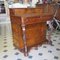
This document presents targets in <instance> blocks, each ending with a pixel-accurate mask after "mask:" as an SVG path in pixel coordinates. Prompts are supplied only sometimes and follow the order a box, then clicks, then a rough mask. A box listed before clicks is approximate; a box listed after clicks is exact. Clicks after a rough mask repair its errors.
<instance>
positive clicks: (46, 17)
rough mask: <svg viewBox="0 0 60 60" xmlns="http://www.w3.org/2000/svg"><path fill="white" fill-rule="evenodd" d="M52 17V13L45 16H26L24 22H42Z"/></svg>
mask: <svg viewBox="0 0 60 60" xmlns="http://www.w3.org/2000/svg"><path fill="white" fill-rule="evenodd" d="M50 19H52V15H46V16H41V17H40V16H36V17H35V16H34V17H26V18H25V20H24V22H25V24H26V25H27V24H34V23H42V22H46V21H47V20H50Z"/></svg>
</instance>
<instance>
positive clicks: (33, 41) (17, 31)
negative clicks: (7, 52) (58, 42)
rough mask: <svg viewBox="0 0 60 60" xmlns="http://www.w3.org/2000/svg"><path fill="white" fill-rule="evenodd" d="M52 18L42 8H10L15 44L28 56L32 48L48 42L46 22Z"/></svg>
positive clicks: (51, 15)
mask: <svg viewBox="0 0 60 60" xmlns="http://www.w3.org/2000/svg"><path fill="white" fill-rule="evenodd" d="M52 17H53V14H44V13H43V9H41V8H22V9H20V8H19V9H18V8H12V9H11V8H10V18H11V25H12V33H13V44H14V45H15V46H16V47H17V48H18V49H19V50H20V51H21V52H23V53H24V55H25V56H27V55H28V51H29V50H30V49H31V47H37V46H38V45H42V44H43V43H45V42H48V40H47V39H46V29H47V26H46V21H47V20H51V19H52Z"/></svg>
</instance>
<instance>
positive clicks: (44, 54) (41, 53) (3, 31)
mask: <svg viewBox="0 0 60 60" xmlns="http://www.w3.org/2000/svg"><path fill="white" fill-rule="evenodd" d="M51 40H52V42H53V45H52V46H51V45H48V44H43V45H42V46H40V47H38V50H35V49H34V48H32V49H31V51H30V52H29V56H28V57H24V55H23V53H21V52H20V51H19V50H18V49H17V48H15V47H14V46H13V39H12V33H11V25H10V24H9V23H7V24H0V60H60V31H54V32H53V33H52V35H51Z"/></svg>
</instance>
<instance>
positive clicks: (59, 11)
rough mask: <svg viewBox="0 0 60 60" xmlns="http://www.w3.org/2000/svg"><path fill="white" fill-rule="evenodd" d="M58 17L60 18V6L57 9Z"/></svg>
mask: <svg viewBox="0 0 60 60" xmlns="http://www.w3.org/2000/svg"><path fill="white" fill-rule="evenodd" d="M56 19H58V20H60V7H59V8H58V9H57V14H56Z"/></svg>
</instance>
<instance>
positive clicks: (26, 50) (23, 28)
mask: <svg viewBox="0 0 60 60" xmlns="http://www.w3.org/2000/svg"><path fill="white" fill-rule="evenodd" d="M25 30H26V29H25V24H24V20H23V18H22V31H23V41H24V55H25V56H28V49H27V44H26V31H25Z"/></svg>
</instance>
